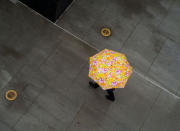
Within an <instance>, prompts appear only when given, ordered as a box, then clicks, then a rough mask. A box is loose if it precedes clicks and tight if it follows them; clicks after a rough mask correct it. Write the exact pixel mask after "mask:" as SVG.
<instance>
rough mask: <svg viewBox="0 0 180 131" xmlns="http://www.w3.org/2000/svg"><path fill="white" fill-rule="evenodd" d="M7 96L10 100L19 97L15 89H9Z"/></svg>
mask: <svg viewBox="0 0 180 131" xmlns="http://www.w3.org/2000/svg"><path fill="white" fill-rule="evenodd" d="M5 97H6V99H7V100H9V101H13V100H15V99H16V97H17V92H16V91H15V90H8V91H7V92H6V96H5Z"/></svg>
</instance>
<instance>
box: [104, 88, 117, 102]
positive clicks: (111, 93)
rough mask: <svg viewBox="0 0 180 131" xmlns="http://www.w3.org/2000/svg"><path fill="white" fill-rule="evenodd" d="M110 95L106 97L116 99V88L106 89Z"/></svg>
mask: <svg viewBox="0 0 180 131" xmlns="http://www.w3.org/2000/svg"><path fill="white" fill-rule="evenodd" d="M106 91H107V93H108V95H106V98H107V99H109V100H111V101H115V96H114V92H113V91H114V89H109V90H106Z"/></svg>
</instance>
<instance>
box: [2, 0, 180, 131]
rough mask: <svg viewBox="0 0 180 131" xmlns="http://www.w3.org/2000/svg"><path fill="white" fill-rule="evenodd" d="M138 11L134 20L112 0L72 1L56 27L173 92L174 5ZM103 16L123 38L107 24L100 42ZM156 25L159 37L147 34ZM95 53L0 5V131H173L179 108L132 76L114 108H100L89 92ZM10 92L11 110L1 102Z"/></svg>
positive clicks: (20, 8)
mask: <svg viewBox="0 0 180 131" xmlns="http://www.w3.org/2000/svg"><path fill="white" fill-rule="evenodd" d="M88 2H89V3H88ZM137 2H139V3H140V1H137ZM139 3H137V5H136V6H135V7H138V9H137V11H136V12H134V11H132V10H131V9H129V11H128V12H126V9H128V3H123V2H122V3H121V2H120V4H117V0H112V2H109V1H107V0H104V1H102V0H96V1H89V0H88V1H83V0H79V1H75V2H74V4H73V5H72V7H71V8H70V9H69V10H68V11H67V13H66V14H65V15H64V16H63V17H61V19H60V20H59V21H58V23H57V24H58V25H60V26H61V27H63V28H65V29H67V30H68V31H70V32H72V33H73V34H75V35H76V36H77V37H80V38H81V39H83V40H85V41H87V42H88V43H89V44H92V45H93V46H95V47H96V48H98V49H103V48H111V49H114V50H118V51H122V52H124V53H126V55H127V56H128V59H129V60H130V62H131V64H132V65H133V66H134V67H135V69H136V70H138V71H139V72H142V73H145V74H146V75H149V77H150V76H151V77H153V79H155V80H157V81H160V82H164V85H166V86H167V87H169V88H170V89H169V90H174V89H178V86H179V85H178V84H179V83H178V80H179V77H178V75H179V74H178V71H179V70H175V68H176V67H177V66H178V64H179V63H178V62H179V61H178V57H179V56H180V55H179V52H178V48H179V47H178V46H179V45H178V44H177V43H178V39H179V37H178V31H179V30H178V23H177V24H174V22H177V21H178V18H177V16H178V13H177V11H178V1H168V0H167V1H161V2H156V1H153V0H152V3H151V2H149V1H145V3H144V4H145V5H144V4H142V7H141V6H139V5H138V4H139ZM133 4H136V2H135V3H133ZM149 4H150V5H151V8H149V6H148V5H149ZM99 5H101V6H102V8H98V6H99ZM118 5H121V8H120V7H119V6H118ZM160 5H163V7H160ZM113 6H114V8H113ZM107 7H108V8H107ZM132 7H134V6H132ZM144 7H146V8H144ZM124 8H125V9H124ZM139 8H142V9H141V10H142V11H144V12H145V14H144V13H141V12H142V11H140V9H139ZM89 9H91V10H89ZM132 9H133V8H132ZM146 9H148V11H150V12H151V13H152V14H154V15H155V17H154V19H152V16H151V14H150V13H149V12H148V11H147V10H146ZM156 9H157V10H156ZM166 9H168V11H166ZM92 10H94V11H92ZM110 11H112V12H110ZM156 11H157V12H159V13H157V12H156ZM102 12H104V14H105V15H104V16H102V20H104V19H105V18H107V17H113V16H118V17H117V18H115V19H112V18H110V19H108V20H109V21H108V20H107V21H106V22H107V26H109V24H111V23H113V22H115V23H116V24H117V26H122V28H123V29H124V31H122V32H121V30H120V29H119V28H117V30H115V29H116V27H117V26H114V25H113V24H112V27H111V26H110V27H111V28H112V29H113V28H115V29H113V34H114V35H112V37H111V38H109V39H104V38H103V37H101V36H100V35H99V28H100V27H101V26H102V25H103V24H102V23H101V21H100V20H97V19H100V18H101V17H99V16H100V15H101V14H102ZM175 12H176V13H177V14H176V13H175ZM108 13H109V15H108ZM124 13H125V14H124ZM134 13H135V14H134ZM78 14H79V15H80V16H81V17H80V16H78ZM87 14H89V15H87ZM111 14H113V15H111ZM115 14H116V15H115ZM117 14H119V15H117ZM121 14H122V15H121ZM82 16H83V17H82ZM94 17H95V18H94ZM96 18H97V19H96ZM121 19H122V21H120V20H121ZM132 19H133V21H132ZM161 19H163V20H161ZM111 20H112V21H111ZM118 20H119V21H118ZM83 22H84V24H83ZM118 22H120V23H121V24H123V25H119V23H118ZM160 23H161V24H160ZM157 25H158V27H159V28H160V29H161V30H156V31H153V30H151V29H150V28H154V26H155V27H157ZM163 25H164V26H165V25H166V26H167V28H166V27H164V26H163ZM88 26H89V27H88ZM176 26H177V27H176ZM162 31H163V33H162ZM136 32H137V33H136ZM119 33H122V35H119ZM156 38H157V39H156ZM154 42H155V43H156V44H158V45H156V46H154V44H155V43H154ZM133 44H134V45H133ZM95 53H97V50H95V49H94V48H92V47H91V46H89V45H87V43H84V42H83V41H81V40H79V39H77V38H76V37H74V36H72V35H70V34H69V33H66V32H65V31H64V30H62V29H61V28H59V27H58V26H57V25H56V24H53V23H51V22H49V21H48V20H46V19H44V18H43V17H41V16H40V15H38V14H37V13H35V12H34V11H32V10H31V9H29V8H27V7H25V6H24V5H22V4H21V3H17V4H16V5H15V4H13V3H11V2H9V1H7V0H0V131H76V130H77V131H179V130H180V124H179V123H180V117H179V115H180V100H179V99H178V98H177V97H174V96H173V95H171V94H169V93H167V92H165V91H164V90H162V89H160V88H158V87H157V85H156V84H153V83H152V82H149V81H147V79H145V78H143V77H141V76H139V75H138V74H137V73H133V74H132V76H131V78H130V79H129V81H128V83H127V85H126V88H124V89H119V90H116V92H115V95H116V101H115V102H110V101H107V100H106V99H105V97H104V96H105V92H104V91H102V90H101V89H96V90H94V89H92V88H90V87H89V86H88V81H89V78H88V59H89V56H92V55H93V54H95ZM168 54H169V55H168ZM136 60H137V63H136V62H135V61H136ZM152 61H153V62H152ZM171 63H172V64H171ZM169 78H170V79H169ZM173 78H175V79H173ZM167 79H168V81H167ZM170 81H173V83H172V85H171V84H170ZM169 85H171V86H169ZM171 87H172V88H171ZM9 89H15V90H17V92H18V97H17V99H16V101H14V102H8V101H7V100H6V99H5V98H4V94H5V92H6V91H7V90H9Z"/></svg>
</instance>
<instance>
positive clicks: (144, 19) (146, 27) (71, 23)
mask: <svg viewBox="0 0 180 131" xmlns="http://www.w3.org/2000/svg"><path fill="white" fill-rule="evenodd" d="M179 12H180V2H179V1H178V0H111V1H108V0H96V1H94V0H86V1H83V0H76V2H74V4H73V5H72V7H71V8H70V9H69V10H68V11H67V12H66V13H65V14H64V16H63V17H61V18H60V19H59V21H58V22H57V24H58V25H59V26H61V27H62V28H64V29H66V30H68V31H70V32H71V33H72V34H74V35H76V36H77V37H79V38H81V39H82V40H84V41H86V42H88V43H89V44H90V45H92V46H94V47H96V48H98V49H100V50H101V49H104V48H108V49H113V50H116V51H120V52H123V53H125V54H126V56H127V57H128V60H129V61H130V63H131V64H132V66H133V67H134V68H135V69H136V70H137V71H138V72H140V73H142V74H143V75H145V76H147V77H149V78H150V79H153V80H154V81H156V82H158V83H160V84H161V85H163V87H164V88H165V89H168V91H171V92H172V93H174V94H177V95H179V90H180V85H179V84H180V82H179V78H180V73H179V72H178V71H174V70H178V67H179V66H180V58H179V47H178V45H179V43H178V42H179V38H180V37H179V36H180V35H179V34H180V32H179V31H180V24H179V23H180V22H179V21H180V17H179V15H178V14H179ZM102 27H109V28H111V30H112V36H111V37H109V38H104V37H102V36H101V34H100V29H101V28H102ZM167 45H169V46H170V48H171V49H166V51H165V52H164V53H162V52H163V50H165V49H164V48H166V46H167ZM169 51H170V52H176V53H171V54H168V53H167V52H169ZM169 55H170V56H169ZM167 56H169V57H168V58H169V59H168V60H169V62H167V59H166V57H167ZM163 59H164V61H163ZM170 59H173V60H171V62H170ZM159 60H161V61H163V63H160V62H158V61H159ZM157 68H158V71H157V72H156V69H157Z"/></svg>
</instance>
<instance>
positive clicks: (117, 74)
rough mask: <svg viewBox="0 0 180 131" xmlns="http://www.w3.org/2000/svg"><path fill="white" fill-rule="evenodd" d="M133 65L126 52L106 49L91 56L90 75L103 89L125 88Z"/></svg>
mask: <svg viewBox="0 0 180 131" xmlns="http://www.w3.org/2000/svg"><path fill="white" fill-rule="evenodd" d="M131 73H132V67H131V66H130V64H129V63H128V61H127V59H126V57H125V55H124V54H121V53H119V52H115V51H112V50H108V49H104V50H102V51H101V52H99V53H98V54H96V55H94V56H92V57H90V66H89V77H90V78H91V79H93V80H94V81H95V82H96V83H97V84H98V85H99V86H100V87H101V88H102V89H103V90H107V89H112V88H124V87H125V84H126V83H127V80H128V79H129V77H130V75H131Z"/></svg>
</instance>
